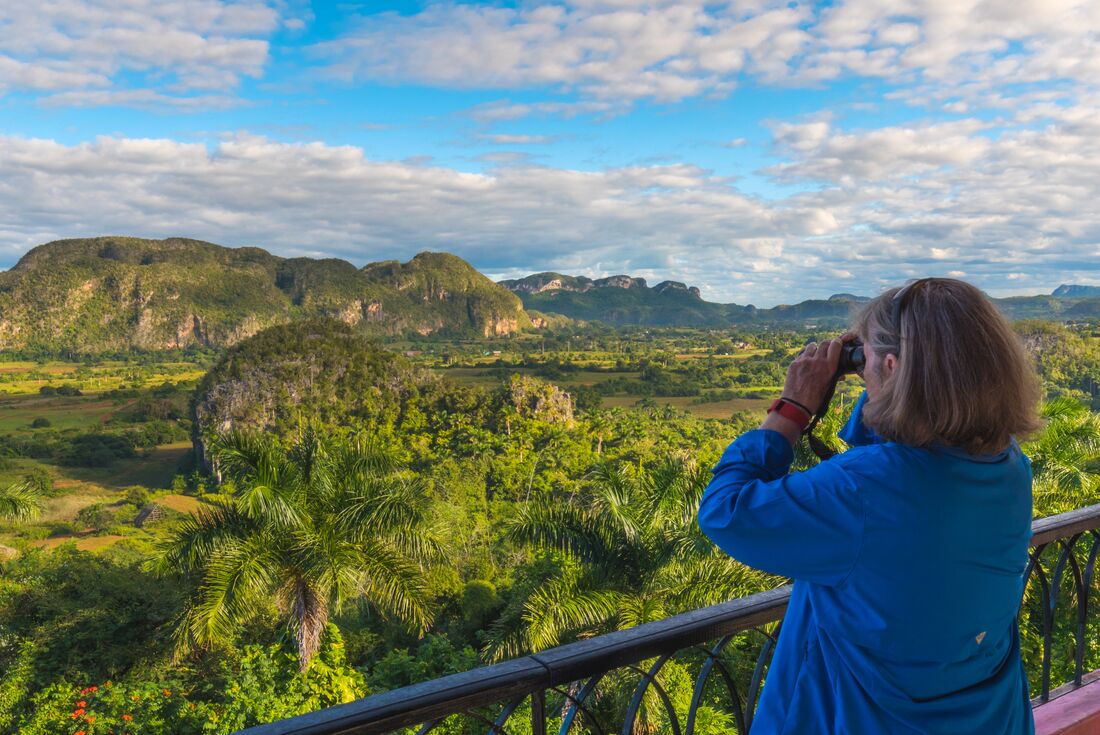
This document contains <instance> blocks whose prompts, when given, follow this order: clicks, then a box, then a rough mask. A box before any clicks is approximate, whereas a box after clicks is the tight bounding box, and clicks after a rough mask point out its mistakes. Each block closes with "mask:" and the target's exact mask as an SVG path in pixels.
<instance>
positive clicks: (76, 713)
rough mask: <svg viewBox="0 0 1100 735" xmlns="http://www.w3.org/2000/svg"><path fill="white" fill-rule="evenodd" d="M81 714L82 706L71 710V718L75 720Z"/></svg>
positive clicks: (82, 711)
mask: <svg viewBox="0 0 1100 735" xmlns="http://www.w3.org/2000/svg"><path fill="white" fill-rule="evenodd" d="M82 714H84V708H83V707H81V708H80V709H78V710H76V711H75V712H73V719H74V720H75V719H76V718H77V717H80V716H81V715H82Z"/></svg>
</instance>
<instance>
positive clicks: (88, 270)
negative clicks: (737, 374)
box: [0, 237, 1100, 354]
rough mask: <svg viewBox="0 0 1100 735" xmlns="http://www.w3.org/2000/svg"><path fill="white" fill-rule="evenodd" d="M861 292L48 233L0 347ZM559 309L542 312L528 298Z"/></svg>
mask: <svg viewBox="0 0 1100 735" xmlns="http://www.w3.org/2000/svg"><path fill="white" fill-rule="evenodd" d="M864 301H866V298H864V297H859V296H853V295H851V294H837V295H834V296H831V297H830V298H828V299H821V300H807V301H801V302H798V303H796V304H793V305H783V306H777V307H774V308H770V309H758V308H756V307H755V306H752V305H748V306H740V305H738V304H719V303H714V302H709V301H704V300H703V299H702V298H701V296H700V292H699V289H697V288H695V287H692V286H688V285H686V284H683V283H679V282H677V281H663V282H661V283H659V284H657V285H656V286H652V287H651V286H649V285H647V283H646V281H645V280H644V279H642V278H634V277H630V276H612V277H610V278H603V279H597V280H592V279H588V278H584V277H582V276H567V275H563V274H560V273H538V274H535V275H532V276H528V277H526V278H522V279H518V280H514V281H502V282H501V283H500V284H496V283H493V282H492V281H491V280H489V279H488V278H486V277H485V276H484V275H482V274H481V273H479V272H478V271H477V270H475V269H474V268H473V267H472V266H471V265H470V264H469V263H467V262H466V261H464V260H462V259H461V258H459V257H457V256H454V255H450V254H447V253H427V252H425V253H420V254H419V255H417V256H415V257H414V258H413V259H412V260H410V261H409V262H407V263H401V262H399V261H396V260H389V261H383V262H378V263H369V264H367V265H366V266H364V267H362V268H356V267H355V266H354V265H352V264H351V263H349V262H347V261H344V260H338V259H334V258H329V259H312V258H281V257H279V256H276V255H272V254H271V253H269V252H267V251H266V250H262V249H260V248H227V247H223V246H220V245H215V244H213V243H209V242H201V241H199V240H188V239H183V238H170V239H167V240H143V239H139V238H132V237H97V238H87V239H75V240H58V241H56V242H51V243H47V244H45V245H40V246H38V247H36V248H34V249H33V250H31V251H30V252H28V253H27V254H26V255H25V256H24V257H23V258H22V259H21V260H20V261H19V262H18V263H17V264H16V265H15V267H14V268H12V269H11V270H9V271H6V272H0V350H31V351H44V352H51V353H56V352H73V353H81V354H86V353H102V352H114V351H120V350H127V349H134V348H136V349H145V350H164V349H174V348H182V347H188V346H191V345H201V346H207V347H217V348H221V347H226V346H229V345H233V344H236V343H237V342H239V341H241V340H242V339H244V338H246V337H248V336H250V335H252V334H255V333H257V332H259V331H260V330H262V329H264V328H266V327H269V326H273V325H277V324H285V323H288V322H293V321H298V320H301V319H309V318H313V317H319V316H328V317H335V318H337V319H339V320H341V321H343V322H345V323H346V324H349V325H351V326H353V327H354V328H355V329H356V330H357V331H359V332H361V333H365V334H370V335H376V336H384V335H403V334H411V333H417V334H421V335H428V334H443V335H451V336H464V337H492V336H503V335H509V334H513V333H515V332H518V331H520V330H523V329H525V328H530V327H533V326H535V327H542V326H546V325H548V324H553V323H558V322H560V321H568V319H581V320H586V321H602V322H606V323H608V324H612V325H648V326H685V327H730V326H736V327H757V326H777V327H783V328H790V327H795V328H801V327H805V326H808V325H812V326H816V327H826V328H839V327H841V326H843V325H845V324H847V323H850V320H851V318H852V315H853V313H854V312H855V311H856V310H857V309H858V308H859V305H860V304H861V303H862V302H864ZM997 303H998V304H999V305H1000V306H1001V308H1002V309H1003V310H1004V311H1005V312H1006V313H1007V314H1008V315H1009V316H1010V317H1011V318H1014V319H1024V318H1039V319H1055V320H1064V319H1069V320H1073V319H1087V318H1097V317H1100V295H1097V294H1096V293H1095V292H1094V287H1084V286H1073V285H1065V286H1061V287H1059V288H1058V289H1057V290H1056V291H1055V292H1054V293H1053V294H1051V295H1049V296H1027V297H1014V298H1009V299H999V300H997ZM525 309H530V310H535V309H537V310H538V312H545V313H547V314H556V315H562V316H563V317H566V318H567V319H557V318H550V317H547V316H546V314H540V313H538V312H535V311H530V312H529V311H526V310H525Z"/></svg>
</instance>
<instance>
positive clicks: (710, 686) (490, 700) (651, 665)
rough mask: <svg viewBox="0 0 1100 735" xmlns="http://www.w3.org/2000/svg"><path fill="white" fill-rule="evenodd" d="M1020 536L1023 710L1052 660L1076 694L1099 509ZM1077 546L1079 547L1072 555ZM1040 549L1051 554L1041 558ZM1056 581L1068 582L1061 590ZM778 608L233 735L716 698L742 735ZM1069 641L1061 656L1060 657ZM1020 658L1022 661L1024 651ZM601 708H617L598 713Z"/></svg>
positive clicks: (357, 734) (500, 723)
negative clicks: (682, 679) (1029, 668)
mask: <svg viewBox="0 0 1100 735" xmlns="http://www.w3.org/2000/svg"><path fill="white" fill-rule="evenodd" d="M1032 533H1033V537H1032V548H1031V555H1030V556H1031V561H1030V562H1029V564H1028V567H1027V572H1026V578H1027V588H1026V590H1025V593H1024V599H1023V601H1022V603H1021V609H1020V624H1021V634H1022V639H1023V640H1024V641H1025V642H1031V643H1033V644H1034V645H1035V646H1037V647H1039V648H1040V649H1041V665H1040V671H1039V672H1038V683H1037V686H1036V687H1035V688H1037V689H1038V696H1037V697H1036V698H1035V699H1034V700H1033V704H1039V703H1042V702H1045V701H1047V700H1048V699H1049V698H1050V694H1051V670H1052V665H1053V664H1054V663H1055V653H1056V649H1057V652H1060V653H1061V654H1062V655H1061V658H1060V659H1059V661H1058V662H1057V663H1058V665H1059V670H1068V671H1069V672H1070V673H1072V676H1071V677H1068V681H1067V682H1066V684H1067V685H1068V686H1063V687H1062V688H1061V689H1060V690H1059V691H1062V690H1065V689H1072V687H1073V686H1074V685H1076V686H1080V685H1081V684H1082V678H1083V676H1084V675H1085V673H1086V671H1085V670H1086V668H1087V664H1089V663H1090V662H1088V661H1087V660H1086V653H1087V652H1088V646H1087V639H1088V634H1089V633H1090V630H1089V625H1090V622H1091V623H1092V626H1093V630H1092V631H1091V632H1093V633H1096V632H1097V630H1100V625H1098V623H1100V621H1095V620H1094V621H1090V620H1089V615H1088V612H1089V609H1088V603H1089V592H1090V591H1091V590H1092V588H1093V586H1094V570H1095V565H1096V557H1097V554H1098V552H1100V505H1093V506H1089V507H1087V508H1082V509H1079V510H1074V511H1070V512H1068V513H1062V514H1059V515H1056V516H1050V517H1047V518H1042V519H1039V520H1037V521H1035V522H1034V523H1033V524H1032ZM1082 540H1084V541H1085V542H1086V543H1085V544H1081V543H1079V542H1081V541H1082ZM1049 549H1060V551H1059V552H1058V554H1057V556H1056V557H1054V558H1050V556H1051V555H1050V554H1048V553H1047V551H1048V550H1049ZM1067 569H1068V570H1069V571H1070V575H1069V579H1070V580H1071V582H1072V583H1071V585H1069V586H1068V587H1067V586H1065V585H1064V580H1065V579H1066V575H1065V572H1066V570H1067ZM1035 581H1037V585H1036V584H1033V582H1035ZM1036 587H1037V589H1036ZM1036 592H1038V595H1037V596H1036V594H1035V593H1036ZM1098 594H1100V592H1098ZM789 596H790V586H789V585H788V586H784V587H780V588H777V589H774V590H770V591H768V592H761V593H759V594H755V595H750V596H748V597H743V598H739V599H736V600H732V601H730V602H726V603H722V604H720V605H714V606H711V607H706V608H702V609H699V610H693V611H691V612H687V613H683V614H681V615H676V616H673V617H670V618H667V619H665V620H660V621H657V622H653V623H647V624H645V625H639V626H637V627H635V628H630V629H627V630H621V631H617V632H614V633H608V634H606V635H601V636H597V637H594V638H590V639H588V640H583V641H579V642H577V643H570V644H568V645H564V646H558V647H557V648H552V649H549V650H546V651H542V652H540V653H536V654H533V655H530V656H524V657H522V658H518V659H513V660H511V661H505V662H503V663H499V664H494V665H491V666H483V667H481V668H477V669H474V670H472V671H468V672H465V673H461V674H454V675H451V676H445V677H442V678H440V679H435V680H433V681H426V682H422V683H420V684H414V685H412V686H407V687H403V688H401V689H395V690H393V691H389V692H385V693H382V694H376V695H374V696H371V697H366V698H365V699H361V700H358V701H355V702H351V703H349V704H344V705H339V706H336V707H330V708H328V709H324V710H319V711H317V712H311V713H309V714H305V715H300V716H298V717H293V718H290V719H286V720H280V721H278V722H273V723H270V724H267V725H260V726H257V727H253V728H249V729H247V730H243V731H241V733H242V735H243V734H247V735H368V734H372V733H386V732H392V731H395V730H402V729H405V728H414V727H415V728H417V733H418V735H426V734H427V733H428V732H430V731H432V730H434V729H436V728H437V727H439V726H440V725H441V724H443V723H444V720H446V719H447V718H449V717H452V716H456V715H458V716H462V717H463V718H465V721H464V723H463V727H462V732H487V733H489V734H490V735H504V734H505V733H512V732H517V731H518V732H521V733H524V734H525V735H526V733H528V732H529V733H531V735H545V734H546V732H547V731H548V729H551V728H552V729H556V730H557V731H558V733H559V735H568V733H569V732H570V730H574V731H577V730H580V729H583V730H585V731H588V732H592V733H595V734H596V735H612V733H614V732H616V731H618V732H621V733H622V734H623V735H631V733H633V732H635V731H636V728H637V726H638V723H639V721H640V718H643V719H644V718H648V719H650V720H651V722H650V724H649V725H647V726H646V727H644V728H641V729H646V730H654V729H655V727H654V726H653V725H652V721H656V720H659V724H660V728H659V729H661V730H662V731H664V732H668V733H671V735H693V734H694V732H695V731H696V729H697V723H698V719H699V714H700V712H701V711H702V710H701V707H703V706H707V707H710V708H711V709H710V710H709V711H708V715H711V714H712V713H713V712H715V710H714V709H713V708H714V707H715V702H717V701H718V698H721V699H722V708H723V710H724V711H723V712H720V713H719V716H721V717H725V718H726V720H725V721H727V722H728V721H730V720H732V724H734V725H735V726H736V729H737V732H740V733H747V732H748V731H749V728H750V727H751V726H752V715H753V711H754V709H755V705H756V700H757V696H758V694H759V692H760V687H761V684H762V682H763V678H764V674H765V672H766V669H767V665H768V662H769V661H770V659H771V654H772V652H773V651H774V648H775V642H776V640H777V638H778V627H779V623H780V622H781V620H782V618H783V613H784V611H785V610H786V607H787V600H788V598H789ZM1059 603H1063V604H1062V606H1063V607H1065V606H1069V605H1072V607H1073V609H1074V613H1075V615H1074V619H1073V621H1072V622H1071V623H1068V624H1067V623H1061V624H1060V623H1059V620H1060V619H1059V618H1058V616H1056V614H1055V613H1056V612H1057V611H1058V608H1059ZM1036 617H1037V618H1038V620H1037V621H1036V620H1034V618H1036ZM753 637H758V638H759V639H760V643H759V649H758V650H756V651H755V652H753V651H751V650H747V649H748V644H749V643H750V642H751V640H750V639H751V638H753ZM1069 638H1072V639H1073V645H1072V651H1068V650H1067V648H1066V646H1067V645H1068V639H1069ZM1095 642H1098V643H1100V641H1095ZM706 644H709V645H706ZM731 649H734V650H733V654H732V655H731ZM1070 654H1071V655H1070ZM1024 655H1025V658H1026V657H1027V656H1028V651H1027V646H1026V645H1025V651H1024ZM670 662H676V665H678V666H679V667H681V669H680V670H681V671H684V670H686V669H687V668H688V667H691V666H696V665H697V666H698V668H697V673H696V674H695V676H694V684H693V688H692V693H691V697H690V704H688V705H687V707H686V710H684V711H678V710H677V707H676V706H675V704H674V702H673V701H672V699H671V698H670V696H669V693H668V691H666V687H665V686H664V685H663V684H662V683H661V681H659V677H658V675H659V673H660V672H661V671H662V669H663V668H664V667H665V666H666V665H668V664H669V663H670ZM1091 664H1092V665H1098V666H1100V664H1098V663H1096V662H1091ZM601 684H604V685H605V687H607V688H609V689H613V690H614V691H615V692H616V693H617V694H618V699H616V697H614V696H608V695H607V694H606V692H604V693H603V696H601V694H600V690H601V688H603V687H601ZM627 693H629V697H627V696H625V695H626V694H627ZM607 700H614V701H615V702H618V703H621V706H618V707H615V706H612V707H610V708H609V707H608V705H607ZM609 709H610V714H609ZM448 729H449V730H451V728H448ZM727 729H728V728H727Z"/></svg>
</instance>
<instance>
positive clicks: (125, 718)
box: [122, 715, 134, 722]
mask: <svg viewBox="0 0 1100 735" xmlns="http://www.w3.org/2000/svg"><path fill="white" fill-rule="evenodd" d="M132 719H134V717H133V715H123V716H122V721H123V722H129V721H130V720H132Z"/></svg>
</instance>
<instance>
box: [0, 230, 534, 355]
mask: <svg viewBox="0 0 1100 735" xmlns="http://www.w3.org/2000/svg"><path fill="white" fill-rule="evenodd" d="M316 316H331V317H335V318H339V319H341V320H343V321H345V322H347V323H348V324H353V325H355V326H356V327H357V328H358V329H359V330H361V331H364V332H368V333H374V334H395V333H403V332H414V333H421V334H428V333H432V332H449V333H455V334H468V335H480V336H490V335H497V334H508V333H511V332H515V331H517V330H519V329H521V328H524V327H528V326H530V319H529V318H528V316H527V315H526V313H525V312H524V311H523V308H522V305H521V304H520V301H519V299H518V298H516V297H515V296H514V295H513V294H511V293H510V292H508V291H507V290H506V289H504V288H501V287H500V286H497V285H496V284H494V283H493V282H492V281H490V280H489V279H488V278H486V277H485V276H483V275H481V274H480V273H478V272H477V271H476V270H474V269H473V268H472V267H470V265H469V264H468V263H466V262H465V261H462V260H461V259H459V258H456V257H454V256H451V255H446V254H440V253H421V254H420V255H418V256H416V257H415V258H413V259H412V260H411V261H410V262H409V263H406V264H403V265H402V264H400V263H397V262H396V261H393V262H386V263H375V264H371V265H368V266H367V267H365V268H362V269H357V268H356V267H355V266H353V265H352V264H350V263H348V262H346V261H342V260H335V259H328V260H312V259H309V258H292V259H284V258H280V257H277V256H274V255H272V254H270V253H268V252H267V251H265V250H261V249H260V248H225V247H221V246H220V245H214V244H212V243H208V242H200V241H197V240H187V239H182V238H171V239H168V240H142V239H139V238H131V237H98V238H89V239H80V240H59V241H57V242H52V243H47V244H45V245H40V246H39V247H37V248H34V249H33V250H31V251H30V252H29V253H27V254H26V255H25V256H23V258H22V259H21V260H20V261H19V263H17V264H16V266H15V267H14V268H12V269H11V270H9V271H5V272H3V273H0V349H6V350H29V351H35V350H44V351H51V352H53V353H55V354H56V353H58V352H62V353H66V354H73V353H104V352H113V351H117V350H128V349H147V350H167V349H182V348H186V347H188V346H191V345H199V346H205V347H223V346H226V345H230V344H234V343H235V342H238V341H240V340H241V339H243V338H245V337H248V336H250V335H252V334H255V333H256V332H258V331H260V330H261V329H263V328H265V327H268V326H271V325H275V324H281V323H285V322H289V321H296V320H299V319H308V318H310V317H316Z"/></svg>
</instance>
